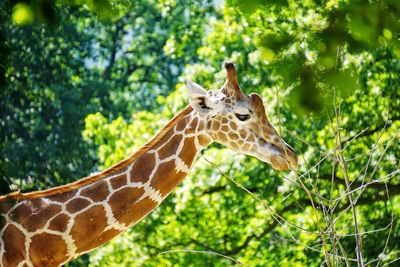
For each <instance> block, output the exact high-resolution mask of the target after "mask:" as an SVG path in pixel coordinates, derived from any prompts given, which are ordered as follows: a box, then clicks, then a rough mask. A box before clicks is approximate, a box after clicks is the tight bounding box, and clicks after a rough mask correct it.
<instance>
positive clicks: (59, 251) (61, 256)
mask: <svg viewBox="0 0 400 267" xmlns="http://www.w3.org/2000/svg"><path fill="white" fill-rule="evenodd" d="M29 255H30V259H31V261H32V263H33V265H34V266H58V265H60V264H61V263H63V262H64V261H66V260H67V259H68V256H67V245H66V244H65V241H64V240H63V238H62V237H61V236H59V235H54V234H49V233H42V234H38V235H35V236H33V237H32V241H31V244H30V247H29Z"/></svg>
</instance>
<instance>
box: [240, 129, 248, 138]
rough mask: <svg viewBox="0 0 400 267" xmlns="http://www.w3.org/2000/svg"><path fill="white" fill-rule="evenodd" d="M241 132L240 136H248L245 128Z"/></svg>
mask: <svg viewBox="0 0 400 267" xmlns="http://www.w3.org/2000/svg"><path fill="white" fill-rule="evenodd" d="M239 134H240V137H241V138H243V139H245V138H246V137H247V132H246V131H245V130H241V131H240V132H239Z"/></svg>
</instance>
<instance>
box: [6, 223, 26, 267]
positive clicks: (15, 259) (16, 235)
mask: <svg viewBox="0 0 400 267" xmlns="http://www.w3.org/2000/svg"><path fill="white" fill-rule="evenodd" d="M2 239H3V241H4V251H5V252H4V254H3V259H2V262H0V263H1V264H0V265H1V266H17V265H18V263H20V262H21V261H23V260H24V259H25V256H26V255H25V236H24V234H23V233H22V232H21V231H20V230H19V229H18V228H17V227H16V226H14V225H8V226H7V228H6V229H5V231H4V233H3V237H2Z"/></svg>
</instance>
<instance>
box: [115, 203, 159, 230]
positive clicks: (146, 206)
mask: <svg viewBox="0 0 400 267" xmlns="http://www.w3.org/2000/svg"><path fill="white" fill-rule="evenodd" d="M155 207H157V203H156V202H155V201H153V200H151V199H150V198H149V197H145V198H144V199H142V200H140V201H139V202H136V203H135V204H134V205H132V206H129V207H128V208H127V209H126V210H125V212H124V213H122V214H120V215H118V221H119V222H121V223H124V224H126V225H132V224H135V223H137V222H138V221H139V220H140V219H142V218H143V217H144V216H146V215H147V214H148V213H149V212H150V211H152V210H153V209H154V208H155Z"/></svg>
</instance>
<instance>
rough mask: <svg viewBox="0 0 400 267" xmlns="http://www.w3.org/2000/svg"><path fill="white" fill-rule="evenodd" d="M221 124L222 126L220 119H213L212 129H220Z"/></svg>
mask: <svg viewBox="0 0 400 267" xmlns="http://www.w3.org/2000/svg"><path fill="white" fill-rule="evenodd" d="M219 126H220V124H219V121H213V123H212V129H213V130H214V131H217V130H218V129H219Z"/></svg>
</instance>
